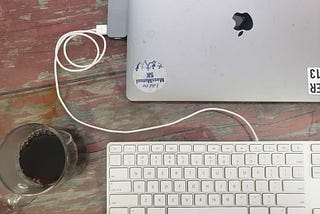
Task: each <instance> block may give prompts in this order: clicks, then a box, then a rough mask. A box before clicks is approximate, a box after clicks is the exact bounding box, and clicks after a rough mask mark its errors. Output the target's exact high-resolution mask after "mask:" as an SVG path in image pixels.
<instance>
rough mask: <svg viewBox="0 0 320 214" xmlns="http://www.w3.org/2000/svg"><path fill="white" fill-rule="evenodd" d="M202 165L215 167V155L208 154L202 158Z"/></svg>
mask: <svg viewBox="0 0 320 214" xmlns="http://www.w3.org/2000/svg"><path fill="white" fill-rule="evenodd" d="M204 164H205V165H206V166H214V165H216V155H213V154H209V155H205V156H204Z"/></svg>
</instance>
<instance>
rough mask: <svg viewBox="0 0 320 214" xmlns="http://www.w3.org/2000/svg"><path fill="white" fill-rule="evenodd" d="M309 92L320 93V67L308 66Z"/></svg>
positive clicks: (312, 93)
mask: <svg viewBox="0 0 320 214" xmlns="http://www.w3.org/2000/svg"><path fill="white" fill-rule="evenodd" d="M308 84H309V94H311V95H320V67H315V68H308Z"/></svg>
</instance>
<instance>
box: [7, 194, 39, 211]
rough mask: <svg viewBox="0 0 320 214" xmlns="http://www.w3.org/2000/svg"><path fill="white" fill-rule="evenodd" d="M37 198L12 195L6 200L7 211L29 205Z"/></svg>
mask: <svg viewBox="0 0 320 214" xmlns="http://www.w3.org/2000/svg"><path fill="white" fill-rule="evenodd" d="M36 197H37V196H22V195H12V196H11V197H10V198H8V200H7V205H8V207H9V209H11V210H14V209H18V208H21V207H25V206H27V205H29V204H30V203H31V202H32V201H33V200H34V199H36Z"/></svg>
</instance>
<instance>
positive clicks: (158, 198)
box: [154, 194, 166, 206]
mask: <svg viewBox="0 0 320 214" xmlns="http://www.w3.org/2000/svg"><path fill="white" fill-rule="evenodd" d="M165 204H166V196H165V195H164V194H161V195H160V194H157V195H154V205H155V206H165Z"/></svg>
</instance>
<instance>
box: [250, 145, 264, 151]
mask: <svg viewBox="0 0 320 214" xmlns="http://www.w3.org/2000/svg"><path fill="white" fill-rule="evenodd" d="M250 151H251V152H262V145H260V144H253V145H250Z"/></svg>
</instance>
